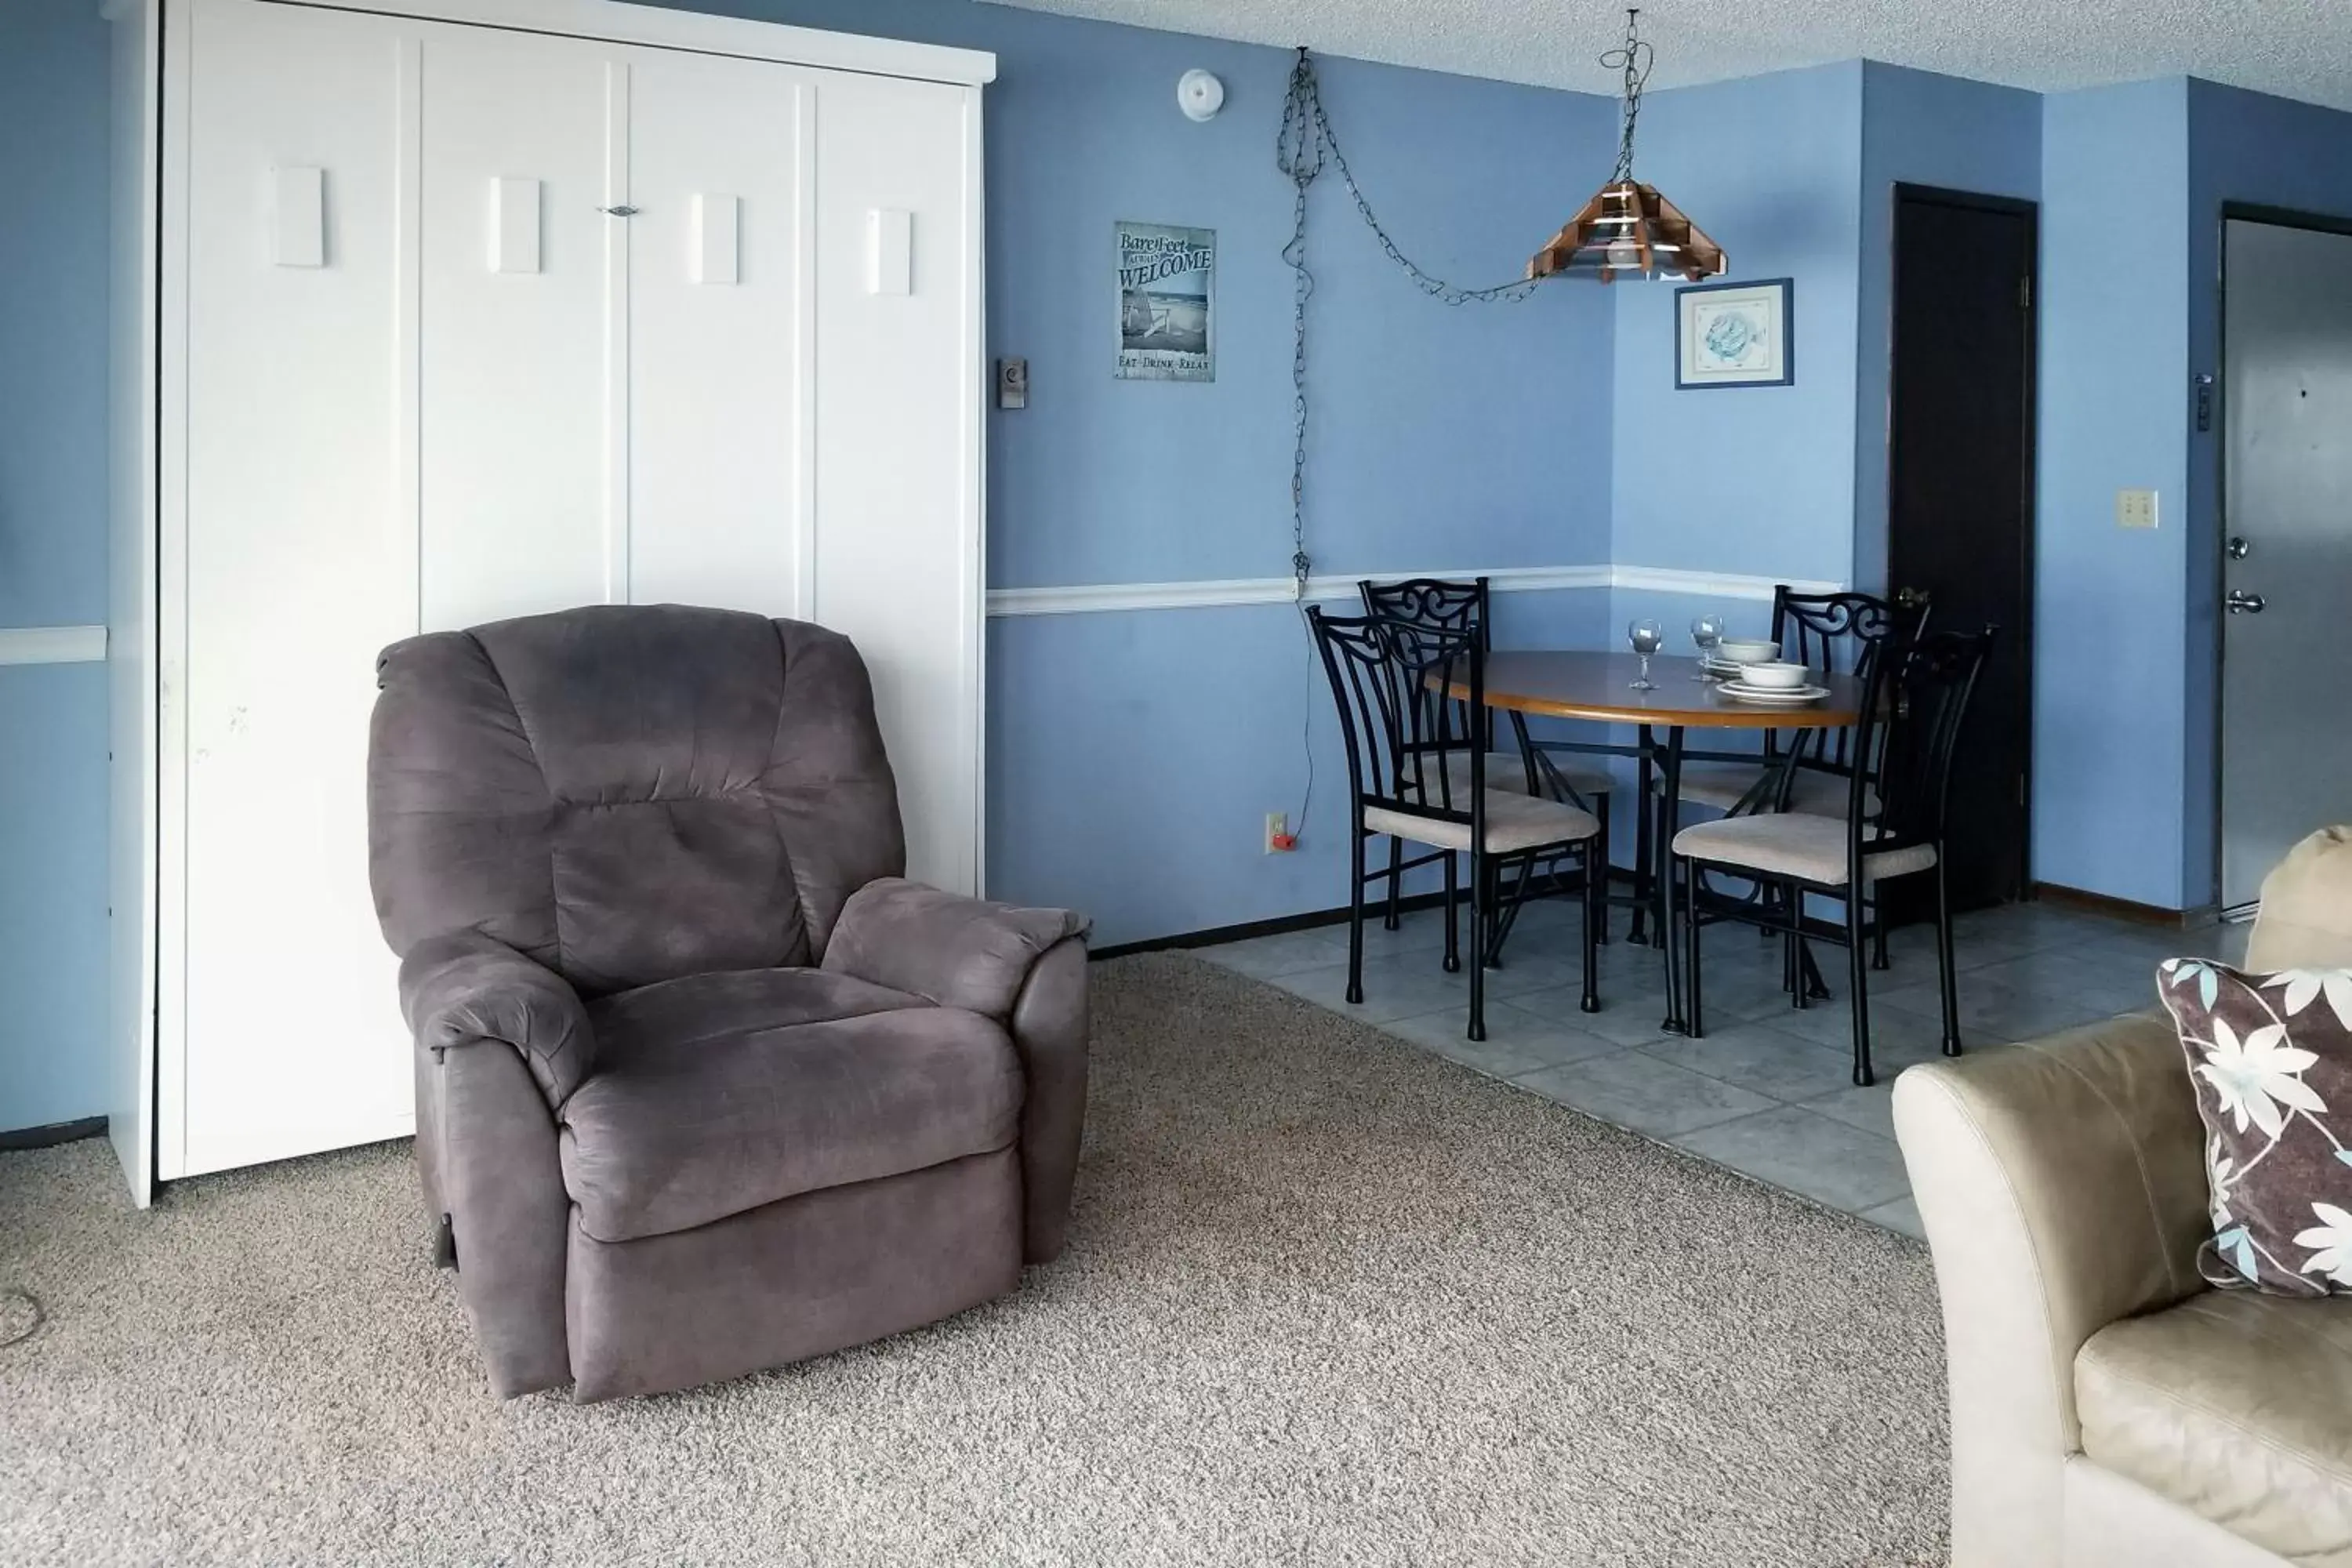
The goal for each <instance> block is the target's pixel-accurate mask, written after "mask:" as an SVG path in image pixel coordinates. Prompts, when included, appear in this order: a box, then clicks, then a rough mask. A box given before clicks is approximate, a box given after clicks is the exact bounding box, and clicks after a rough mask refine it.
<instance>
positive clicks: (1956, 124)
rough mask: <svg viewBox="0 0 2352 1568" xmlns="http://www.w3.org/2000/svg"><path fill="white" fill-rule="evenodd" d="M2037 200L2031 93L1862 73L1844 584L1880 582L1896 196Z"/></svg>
mask: <svg viewBox="0 0 2352 1568" xmlns="http://www.w3.org/2000/svg"><path fill="white" fill-rule="evenodd" d="M1897 184H1916V185H1937V186H1941V187H1943V188H1944V189H1946V190H1955V191H1969V192H1972V193H1974V194H1976V195H1988V196H2009V197H2011V198H2014V199H2016V200H2019V201H2036V200H2039V199H2040V197H2041V195H2042V99H2041V96H2040V95H2039V94H2037V93H2032V92H2026V91H2023V90H2021V89H2018V88H2013V87H1995V86H1993V85H1991V84H1990V83H1989V82H1980V81H1969V80H1967V79H1963V78H1960V77H1953V76H1938V75H1937V74H1936V73H1935V72H1933V71H1921V70H1908V69H1906V68H1903V67H1901V66H1890V65H1882V64H1880V63H1879V62H1877V61H1876V60H1871V61H1868V62H1866V63H1865V64H1864V66H1863V68H1862V269H1861V277H1860V279H1859V284H1858V289H1859V301H1860V303H1859V309H1858V312H1857V324H1856V332H1857V341H1858V344H1859V349H1858V353H1857V355H1856V364H1855V374H1854V446H1853V451H1854V461H1853V525H1854V526H1853V584H1854V585H1855V586H1857V587H1860V588H1864V589H1867V590H1869V591H1871V592H1879V591H1882V590H1884V589H1885V588H1886V587H1887V586H1888V584H1887V582H1886V464H1887V447H1886V432H1887V401H1886V400H1887V387H1888V382H1889V377H1890V375H1891V373H1892V371H1893V368H1894V363H1893V353H1894V342H1893V337H1892V331H1891V329H1892V327H1893V324H1894V310H1895V268H1894V259H1895V186H1896V185H1897Z"/></svg>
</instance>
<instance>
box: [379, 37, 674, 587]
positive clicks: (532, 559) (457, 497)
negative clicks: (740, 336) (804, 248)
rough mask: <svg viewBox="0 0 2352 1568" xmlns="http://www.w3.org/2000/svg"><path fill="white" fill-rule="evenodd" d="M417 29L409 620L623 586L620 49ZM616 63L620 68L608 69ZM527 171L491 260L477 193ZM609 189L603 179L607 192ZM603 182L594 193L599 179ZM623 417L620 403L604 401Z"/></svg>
mask: <svg viewBox="0 0 2352 1568" xmlns="http://www.w3.org/2000/svg"><path fill="white" fill-rule="evenodd" d="M415 30H416V31H420V32H421V33H422V34H423V36H424V40H425V42H424V150H423V163H424V188H423V191H422V193H421V197H420V200H421V207H422V218H421V223H420V226H419V233H420V236H421V237H422V241H423V256H422V311H421V315H422V320H423V321H424V323H425V326H424V338H423V344H424V360H423V387H424V395H423V403H422V416H423V418H422V432H423V434H422V441H421V444H420V445H421V468H420V495H421V500H422V517H421V527H422V542H421V549H420V560H421V562H422V567H423V594H424V598H423V605H422V611H423V617H424V624H425V627H426V629H428V630H438V629H442V628H446V627H457V626H477V625H479V624H480V623H482V622H484V621H495V620H501V619H504V618H505V617H507V616H523V615H534V614H537V613H538V612H540V611H542V610H560V609H564V608H568V607H569V606H571V605H592V604H600V603H604V602H606V601H608V600H612V599H616V598H620V597H623V596H624V595H623V592H622V590H621V587H620V584H618V583H617V582H615V581H614V577H615V576H616V575H617V574H616V573H615V572H614V570H613V568H614V564H615V563H616V561H617V552H618V548H619V546H620V543H621V533H622V530H624V529H625V526H626V524H625V518H624V517H623V516H622V514H621V510H620V508H619V507H618V506H608V505H607V500H608V498H607V496H606V493H605V489H606V481H607V466H608V460H609V458H610V456H611V445H612V442H613V441H614V437H615V436H616V435H617V434H619V432H620V427H619V426H617V423H616V421H615V418H614V416H615V413H616V409H615V405H614V388H613V387H612V385H611V384H610V383H609V382H608V379H607V374H606V359H607V350H608V347H610V346H612V345H609V344H608V342H607V333H608V331H610V330H611V328H610V312H609V310H608V309H607V297H608V292H609V291H610V290H612V289H615V288H617V287H618V286H620V282H621V280H620V279H614V278H613V277H611V276H610V268H609V265H608V259H607V234H606V230H607V228H608V226H620V225H625V224H626V223H627V221H628V220H627V219H625V218H619V217H612V216H606V215H605V214H604V212H603V211H602V210H601V209H602V208H604V207H605V206H611V205H622V204H624V203H625V201H626V200H627V184H626V172H625V170H622V171H616V173H617V174H618V176H619V177H618V178H617V179H614V180H613V181H611V182H610V183H609V184H608V180H607V171H606V167H605V164H606V134H607V121H606V101H605V100H606V78H607V65H608V62H612V61H615V60H617V59H618V58H620V55H621V51H617V50H614V49H611V48H608V47H604V46H600V45H597V44H593V43H588V42H585V41H583V40H580V39H575V38H548V37H536V36H533V35H530V34H519V33H503V32H499V31H497V30H495V29H492V28H488V27H451V26H415ZM624 69H625V68H624ZM501 181H513V182H516V183H518V184H520V183H523V182H536V183H537V184H538V187H539V208H540V211H539V233H538V254H537V256H536V257H535V258H534V267H533V268H530V269H523V268H517V269H513V270H497V269H494V268H493V267H492V266H491V261H490V258H491V254H492V246H491V243H490V239H491V233H490V226H491V224H492V223H493V221H495V220H496V219H498V218H499V217H500V216H503V215H502V214H501V213H500V212H499V210H498V208H497V207H496V206H494V205H493V203H492V202H491V201H490V200H489V198H488V193H489V192H490V191H492V190H493V189H495V188H496V187H497V186H498V184H499V182H501ZM615 187H617V188H615ZM608 193H609V194H608ZM624 413H625V411H624Z"/></svg>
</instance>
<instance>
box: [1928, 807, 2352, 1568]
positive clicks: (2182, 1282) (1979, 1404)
mask: <svg viewBox="0 0 2352 1568" xmlns="http://www.w3.org/2000/svg"><path fill="white" fill-rule="evenodd" d="M2342 965H2352V829H2347V828H2331V829H2329V830H2327V831H2326V833H2322V834H2316V835H2314V836H2313V837H2311V838H2310V839H2307V840H2305V842H2304V843H2303V844H2301V845H2299V846H2297V847H2296V848H2295V849H2294V852H2293V853H2292V854H2291V855H2289V856H2288V858H2286V859H2285V860H2284V862H2282V863H2281V864H2280V866H2279V867H2278V868H2277V869H2275V870H2273V872H2272V873H2271V876H2270V879H2269V880H2268V881H2266V882H2265V883H2264V884H2263V916H2262V918H2261V920H2260V921H2257V922H2256V925H2255V928H2254V931H2253V933H2252V942H2251V945H2250V946H2249V949H2248V952H2247V967H2248V968H2249V969H2252V970H2257V971H2260V970H2272V969H2284V968H2296V967H2305V966H2327V967H2335V966H2342ZM1895 1131H1896V1135H1897V1136H1898V1137H1899V1138H1900V1139H1901V1141H1902V1144H1903V1155H1904V1159H1905V1161H1906V1163H1908V1164H1909V1166H1910V1169H1911V1181H1912V1185H1913V1188H1914V1190H1915V1192H1916V1194H1917V1198H1918V1204H1919V1214H1920V1217H1921V1218H1922V1219H1923V1220H1924V1221H1925V1222H1926V1225H1927V1241H1928V1245H1929V1246H1930V1247H1931V1248H1932V1249H1933V1250H1934V1253H1935V1258H1936V1276H1937V1284H1938V1286H1939V1288H1940V1289H1941V1292H1942V1296H1943V1305H1944V1332H1945V1339H1946V1343H1947V1347H1948V1354H1949V1357H1950V1370H1951V1405H1952V1563H1953V1568H2054V1565H2057V1564H2065V1565H2067V1568H2206V1565H2211V1568H2238V1565H2241V1564H2242V1565H2245V1568H2253V1565H2255V1564H2276V1563H2296V1564H2302V1565H2306V1568H2313V1565H2321V1564H2325V1565H2328V1568H2352V1297H2335V1298H2331V1299H2328V1300H2285V1299H2282V1298H2278V1297H2271V1296H2262V1295H2256V1294H2253V1293H2252V1292H2249V1291H2239V1290H2212V1289H2207V1288H2206V1286H2205V1284H2204V1282H2203V1281H2202V1280H2201V1279H2200V1278H2199V1277H2198V1273H2197V1268H2196V1253H2197V1247H2198V1244H2199V1243H2200V1242H2201V1241H2202V1240H2204V1238H2205V1237H2208V1236H2209V1235H2210V1234H2211V1226H2210V1221H2209V1220H2208V1217H2207V1214H2206V1197H2205V1171H2204V1152H2203V1145H2204V1133H2203V1130H2202V1128H2201V1126H2200V1122H2199V1121H2198V1117H2197V1107H2196V1101H2195V1098H2194V1095H2193V1093H2192V1091H2191V1089H2190V1085H2189V1074H2188V1068H2187V1065H2186V1063H2185V1061H2184V1060H2183V1058H2182V1056H2181V1051H2180V1047H2179V1043H2178V1041H2177V1040H2176V1039H2175V1037H2174V1036H2173V1031H2172V1026H2171V1024H2170V1022H2169V1020H2168V1019H2166V1018H2164V1017H2163V1016H2162V1015H2161V1014H2158V1015H2156V1016H2132V1017H2124V1018H2116V1019H2113V1020H2111V1021H2109V1022H2107V1023H2105V1024H2096V1025H2093V1026H2089V1027H2086V1028H2082V1029H2074V1030H2069V1031H2067V1032H2066V1033H2064V1034H2061V1035H2053V1036H2052V1037H2048V1038H2046V1039H2042V1040H2036V1041H2033V1042H2032V1043H2030V1044H2026V1045H2021V1046H2009V1047H1997V1048H1995V1049H1992V1050H1988V1051H1985V1052H1982V1053H1980V1054H1978V1055H1973V1056H1969V1057H1966V1058H1960V1059H1959V1060H1957V1061H1951V1062H1937V1063H1934V1064H1932V1065H1929V1066H1926V1067H1916V1068H1911V1069H1910V1070H1909V1071H1907V1072H1906V1073H1905V1074H1904V1075H1903V1076H1902V1078H1901V1079H1898V1080H1897V1081H1896V1083H1895Z"/></svg>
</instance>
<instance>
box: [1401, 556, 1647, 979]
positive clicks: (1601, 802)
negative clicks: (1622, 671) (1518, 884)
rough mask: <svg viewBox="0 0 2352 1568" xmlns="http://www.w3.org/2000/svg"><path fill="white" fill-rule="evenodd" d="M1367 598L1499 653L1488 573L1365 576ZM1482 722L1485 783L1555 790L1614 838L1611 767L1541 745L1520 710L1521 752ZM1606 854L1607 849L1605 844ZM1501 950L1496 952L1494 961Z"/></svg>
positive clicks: (1458, 762) (1516, 723) (1484, 718)
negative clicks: (1500, 746) (1391, 578)
mask: <svg viewBox="0 0 2352 1568" xmlns="http://www.w3.org/2000/svg"><path fill="white" fill-rule="evenodd" d="M1356 591H1357V593H1358V594H1359V595H1361V597H1362V599H1363V601H1364V614H1366V615H1367V616H1382V617H1385V618H1387V619H1390V620H1396V621H1403V622H1406V623H1408V624H1410V625H1412V626H1427V627H1431V628H1433V629H1436V630H1440V631H1467V632H1471V633H1473V634H1475V636H1476V637H1477V639H1478V647H1479V650H1480V652H1481V653H1482V654H1486V653H1491V652H1493V651H1494V637H1493V626H1494V623H1493V620H1492V619H1491V617H1490V616H1489V613H1488V612H1489V608H1490V602H1491V596H1490V593H1489V590H1488V587H1487V579H1486V578H1484V577H1476V578H1472V579H1469V580H1468V581H1463V580H1459V579H1448V578H1444V577H1409V578H1405V579H1403V580H1402V581H1400V582H1394V583H1376V582H1373V581H1372V580H1371V579H1370V578H1369V577H1368V578H1365V579H1364V580H1362V581H1361V582H1360V583H1358V584H1356ZM1473 717H1474V718H1475V720H1476V721H1477V724H1478V737H1479V738H1478V740H1477V741H1476V742H1475V744H1476V745H1477V746H1478V747H1479V748H1480V749H1482V750H1483V751H1485V752H1486V787H1487V788H1488V789H1499V790H1510V791H1515V792H1523V793H1526V794H1528V795H1550V796H1551V797H1552V798H1553V799H1555V800H1564V801H1566V802H1567V803H1568V804H1569V805H1573V806H1578V807H1580V808H1582V809H1583V810H1586V811H1589V812H1591V813H1592V815H1593V816H1596V817H1598V818H1599V819H1600V822H1601V843H1602V844H1603V845H1604V846H1605V845H1606V844H1607V843H1608V842H1609V797H1610V795H1611V793H1612V790H1613V789H1614V786H1615V783H1616V781H1615V779H1614V778H1613V777H1612V775H1611V774H1610V773H1609V770H1608V769H1607V768H1606V767H1599V766H1594V765H1592V764H1591V763H1577V762H1568V761H1562V760H1560V759H1561V756H1562V755H1563V754H1565V753H1573V752H1578V751H1579V750H1580V747H1579V746H1578V745H1577V744H1576V743H1574V742H1548V743H1547V744H1546V745H1545V746H1543V747H1542V748H1540V749H1538V748H1537V747H1536V746H1535V745H1534V744H1533V743H1532V742H1530V740H1529V737H1528V732H1527V718H1526V716H1525V715H1524V714H1520V713H1516V712H1515V713H1513V714H1512V715H1511V725H1512V729H1513V731H1514V733H1515V735H1516V737H1517V741H1518V748H1517V750H1516V751H1500V750H1497V749H1496V745H1495V716H1494V713H1493V711H1492V710H1486V711H1484V712H1481V713H1477V714H1475V715H1473ZM1467 763H1468V752H1466V751H1465V752H1461V753H1458V754H1457V755H1456V756H1455V758H1454V761H1453V762H1452V763H1451V765H1452V766H1453V767H1454V770H1455V773H1457V775H1460V776H1461V777H1462V778H1463V779H1465V781H1466V777H1467V774H1466V772H1465V768H1466V764H1467ZM1603 853H1604V858H1606V852H1605V850H1604V852H1603ZM1402 854H1403V849H1402V846H1401V845H1399V844H1397V843H1395V842H1391V844H1390V846H1389V868H1390V871H1391V877H1390V879H1389V898H1388V910H1387V913H1386V915H1385V916H1384V917H1383V920H1382V922H1381V923H1382V924H1384V925H1385V926H1387V928H1388V929H1389V930H1391V931H1394V930H1396V928H1397V917H1398V913H1399V903H1400V899H1401V897H1402V895H1401V893H1400V890H1399V889H1400V888H1401V885H1402V879H1400V878H1398V877H1396V876H1395V875H1394V874H1393V873H1394V872H1395V870H1396V868H1397V867H1398V865H1399V864H1400V861H1401V857H1402ZM1599 940H1600V941H1601V942H1607V941H1608V940H1609V926H1608V920H1607V915H1606V909H1605V906H1604V910H1603V916H1602V921H1601V931H1600V936H1599ZM1496 956H1497V955H1496V954H1489V955H1488V957H1489V958H1490V959H1492V958H1494V957H1496Z"/></svg>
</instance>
